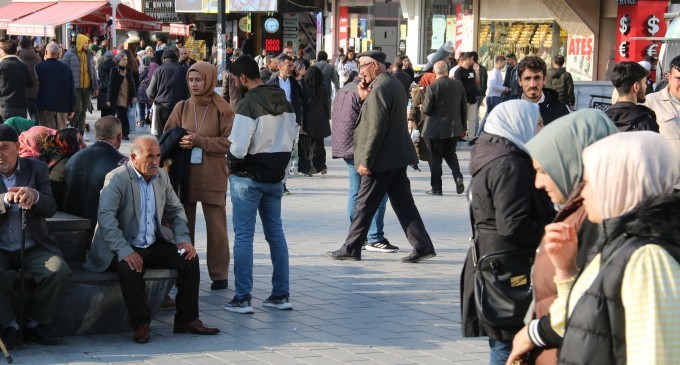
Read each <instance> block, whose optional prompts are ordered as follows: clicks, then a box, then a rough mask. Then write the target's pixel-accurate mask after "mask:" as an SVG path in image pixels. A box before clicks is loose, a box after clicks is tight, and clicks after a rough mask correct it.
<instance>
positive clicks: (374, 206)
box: [0, 35, 680, 365]
mask: <svg viewBox="0 0 680 365" xmlns="http://www.w3.org/2000/svg"><path fill="white" fill-rule="evenodd" d="M89 43H90V41H89V39H88V38H87V37H86V36H84V35H78V36H77V38H76V42H75V45H74V47H73V48H71V49H69V50H67V51H66V52H63V51H62V50H61V48H60V47H59V45H58V44H56V43H50V44H48V45H47V46H46V47H45V50H44V57H45V61H39V59H36V57H37V54H32V53H31V49H32V47H31V44H30V41H26V40H25V39H22V40H21V42H20V43H17V42H15V41H14V40H11V39H1V40H0V52H1V53H0V70H2V71H3V73H2V77H0V99H2V100H3V101H4V103H0V113H1V115H2V117H3V118H4V119H6V120H5V122H4V123H3V124H2V125H0V174H1V175H2V176H1V177H2V185H1V186H0V188H1V189H2V190H0V191H1V192H2V193H0V197H2V199H3V202H4V204H2V205H1V207H0V225H1V226H2V228H1V229H2V231H3V232H4V233H3V235H2V236H1V237H0V264H1V265H3V266H2V267H0V270H2V273H3V275H5V274H4V273H5V272H6V271H7V270H8V269H10V268H16V266H17V263H18V261H19V260H18V255H19V252H20V249H19V247H18V242H19V239H20V238H19V236H18V232H20V229H19V227H20V226H19V225H20V223H21V222H20V219H21V214H22V210H26V214H27V215H28V220H27V222H28V223H27V224H28V227H29V228H30V230H27V232H28V233H27V236H26V242H25V248H26V255H27V256H28V257H29V260H27V262H28V263H29V264H28V265H27V266H26V267H25V270H26V271H28V272H31V273H32V274H33V277H34V278H35V279H36V283H38V285H37V287H36V289H35V293H34V295H33V297H32V304H31V306H30V310H29V311H28V314H27V316H26V318H25V319H24V323H18V322H17V320H18V318H17V316H16V313H14V310H13V309H12V304H11V303H10V298H12V293H11V290H10V289H11V288H8V287H7V286H6V285H5V286H0V290H2V293H3V295H0V325H2V339H3V340H4V341H5V342H6V343H7V344H9V345H10V346H12V345H14V344H15V343H16V342H17V336H18V328H19V325H22V326H24V328H25V329H26V333H25V336H26V339H27V340H29V341H35V342H38V343H42V344H56V343H58V341H56V340H55V339H54V338H52V337H50V336H49V335H47V334H45V333H44V332H43V331H42V329H41V325H46V324H49V323H50V322H51V320H52V319H53V317H54V308H55V306H54V303H55V301H56V300H57V298H58V296H59V294H60V293H61V291H62V290H63V288H64V286H65V285H66V282H67V280H68V277H69V273H70V270H69V268H68V265H66V263H65V262H64V260H63V258H62V257H61V252H60V251H59V249H58V245H56V242H55V241H54V239H53V238H51V237H50V236H49V233H48V232H47V226H46V224H45V219H46V218H47V217H50V216H52V215H53V214H54V212H55V211H56V210H57V209H59V210H62V211H65V212H67V213H72V214H75V215H78V216H82V217H85V218H87V219H89V220H90V221H91V222H92V227H93V228H92V230H91V232H90V235H91V237H92V245H91V248H90V251H89V254H88V256H87V261H86V262H85V265H84V267H85V268H86V269H88V270H91V271H94V272H103V271H114V272H117V273H118V276H119V280H120V284H121V291H122V294H123V298H124V300H125V303H126V305H127V308H128V312H129V314H130V316H129V317H130V322H131V325H132V328H133V330H134V331H133V336H132V339H133V341H135V342H138V343H146V342H148V341H149V340H150V329H149V324H150V322H151V315H150V313H151V309H150V308H149V304H148V302H147V299H146V295H145V292H144V280H143V277H142V273H143V270H144V268H146V267H160V268H172V269H175V270H177V272H178V277H177V288H178V290H177V296H176V298H175V301H174V304H173V305H174V306H175V308H176V311H177V314H176V316H175V323H174V331H175V332H177V333H194V334H199V335H214V334H217V333H219V332H220V330H219V329H217V328H213V327H210V326H208V325H206V324H204V323H203V322H202V321H201V320H200V319H199V315H198V314H199V310H198V283H199V279H200V278H199V276H200V273H199V265H198V256H197V254H196V249H195V247H194V242H195V227H196V218H197V214H196V211H197V203H199V202H200V203H201V206H202V209H203V213H204V219H205V221H206V222H205V224H206V228H207V255H206V258H205V259H206V262H207V266H208V273H209V276H210V279H211V281H212V285H211V289H212V290H224V289H227V287H228V283H229V280H228V273H229V265H230V261H231V258H232V257H233V261H234V263H233V275H234V278H233V282H234V284H235V295H234V297H233V299H232V300H231V301H230V302H229V303H226V305H225V307H224V309H225V310H227V311H231V312H235V313H253V312H254V309H253V306H252V296H251V291H252V290H253V285H254V282H253V239H254V234H255V225H256V216H257V215H258V214H259V216H260V221H261V224H262V228H263V232H264V236H265V240H266V241H267V243H268V245H269V249H270V253H271V261H272V266H273V271H272V290H271V295H270V296H269V297H268V298H267V299H266V300H264V301H263V303H262V305H263V306H267V307H272V308H277V309H281V310H290V309H292V308H293V303H292V302H291V300H290V295H291V293H290V285H289V261H288V260H289V259H288V247H287V242H286V237H285V233H284V230H283V226H282V222H281V200H282V198H283V196H284V195H285V194H287V193H288V190H287V188H286V179H287V177H288V175H289V174H291V173H300V174H303V175H306V176H313V175H315V174H317V173H318V174H326V173H327V166H326V150H325V147H324V139H325V138H328V137H331V141H332V148H331V151H332V158H338V159H343V160H344V161H345V163H346V165H347V168H348V203H347V214H348V218H349V223H350V225H349V230H348V233H347V237H346V239H345V241H344V242H343V244H342V246H341V247H340V248H339V249H338V250H334V251H329V252H327V253H326V256H328V257H329V258H330V259H333V260H340V261H343V260H350V261H360V260H361V258H362V255H364V254H365V253H364V251H369V252H379V253H390V252H397V251H399V248H398V247H397V246H394V245H392V244H391V243H390V242H389V241H388V240H387V238H385V235H384V232H383V229H384V215H385V211H386V204H387V201H388V200H389V202H390V204H391V205H392V208H393V210H394V213H395V215H396V216H397V219H398V220H399V223H400V225H401V227H402V229H403V231H404V233H405V236H406V238H407V240H408V242H409V244H410V245H411V246H412V249H411V251H410V252H409V253H408V254H407V255H406V256H404V257H402V258H401V262H403V263H416V262H421V261H423V260H427V259H431V258H434V257H435V256H436V255H437V253H436V250H435V245H434V243H433V242H432V240H431V238H430V236H429V234H428V232H427V229H426V227H425V224H424V223H423V220H422V218H421V215H420V212H419V210H418V207H417V206H416V204H415V201H414V199H413V195H412V191H411V186H410V180H409V178H408V174H407V169H408V168H409V167H412V168H417V166H418V162H419V160H422V161H427V162H428V164H429V166H430V174H431V175H430V177H431V179H430V185H431V189H430V190H429V191H427V194H430V195H433V196H440V195H442V194H443V185H444V181H443V179H442V175H443V171H442V162H444V161H445V162H446V164H447V165H448V166H449V168H450V169H451V173H452V178H453V179H452V180H453V183H454V184H455V187H456V192H457V193H458V194H463V193H464V192H465V191H466V189H465V187H466V184H465V181H464V175H463V173H462V171H461V167H460V164H459V161H458V157H457V155H456V148H457V144H458V143H459V142H467V143H468V144H469V145H471V146H473V147H472V151H471V162H470V166H469V173H470V176H471V179H470V180H469V181H468V183H467V187H468V188H467V194H468V204H469V208H470V220H471V223H472V227H473V243H472V245H471V248H470V250H469V252H468V255H467V257H466V260H465V264H464V267H463V271H462V274H461V285H460V289H461V293H460V297H461V302H462V306H461V314H462V332H463V336H465V337H482V336H483V337H488V338H489V347H490V364H494V365H495V364H507V365H510V364H514V363H535V364H554V363H569V364H572V363H573V364H586V363H598V364H610V363H612V364H613V363H655V364H663V363H673V361H674V360H675V359H677V358H678V357H679V356H680V348H678V347H677V346H674V344H675V342H676V338H677V336H678V334H677V328H679V326H678V325H679V324H680V323H678V322H679V321H680V319H678V318H680V317H678V316H677V315H675V314H676V312H677V310H676V307H677V304H676V303H677V302H678V299H680V290H678V287H679V286H678V284H680V265H679V264H678V260H679V259H680V250H678V248H677V247H676V246H677V245H674V240H675V239H677V236H678V234H679V233H680V232H678V227H677V224H675V223H674V222H675V218H673V217H674V213H673V212H674V211H676V210H677V209H678V200H679V199H680V198H679V197H678V195H677V192H676V190H675V187H677V186H678V183H679V182H680V181H678V179H680V166H678V163H677V157H678V155H679V154H680V135H679V134H678V128H680V127H678V125H679V124H678V123H680V112H678V110H679V109H678V108H679V105H680V101H679V100H680V56H679V57H676V58H674V59H673V60H672V61H671V63H670V70H669V73H668V77H667V81H666V82H667V83H668V86H666V87H663V88H661V89H660V90H659V91H658V92H656V93H650V92H649V91H650V89H651V87H650V86H649V82H648V80H649V76H650V74H649V72H650V69H649V68H648V67H647V64H645V63H644V62H647V63H649V62H648V61H644V62H641V63H635V62H621V63H619V64H616V65H615V66H614V67H613V69H612V72H611V80H612V84H613V86H614V87H615V89H616V93H617V94H618V97H617V99H616V100H615V102H614V104H613V105H612V107H611V108H610V109H609V110H608V111H607V112H602V111H599V110H595V109H585V110H578V111H574V109H575V96H574V91H573V80H572V79H571V76H570V75H569V74H568V72H566V70H565V69H564V57H562V56H559V55H558V56H557V57H554V61H553V65H552V66H553V67H552V68H550V69H549V68H548V66H547V65H546V63H545V62H544V61H543V60H542V59H541V58H539V57H535V56H527V57H525V58H524V59H522V60H517V59H516V57H515V55H513V54H508V55H505V56H498V57H496V59H495V60H494V61H495V62H494V67H493V68H492V69H491V70H489V71H487V70H486V68H484V67H483V66H482V65H479V64H478V56H477V54H476V53H475V52H464V53H462V54H461V55H460V57H459V59H457V60H451V59H448V58H447V59H434V58H433V59H430V60H429V61H430V62H428V64H427V65H426V66H425V67H424V68H423V70H422V71H421V72H420V73H419V74H415V73H414V71H413V69H412V67H411V63H410V60H409V59H408V58H407V57H405V56H398V57H397V58H396V59H395V60H394V63H392V64H390V63H388V62H387V60H386V55H385V53H383V52H381V51H377V50H372V51H366V52H363V53H360V54H356V53H355V52H354V51H353V50H352V49H348V50H347V53H346V54H345V53H344V50H342V49H340V50H339V54H338V55H337V56H336V58H335V60H334V61H333V60H329V57H328V54H326V53H325V52H323V51H320V52H319V53H318V54H317V59H316V62H314V63H313V64H310V62H309V61H308V60H306V59H305V58H303V57H298V58H295V57H294V54H293V49H292V48H285V49H284V50H283V52H282V53H281V54H280V55H277V56H274V55H272V54H269V53H267V52H263V53H262V54H260V55H259V56H257V57H256V58H253V57H252V55H254V53H255V52H254V50H251V49H248V51H247V52H244V51H243V50H241V49H233V47H232V48H231V49H228V52H229V56H230V57H229V61H228V68H227V70H226V71H225V72H224V74H223V75H222V95H220V94H218V93H216V92H215V91H214V90H215V88H216V87H217V85H218V80H219V78H220V77H219V75H218V74H217V69H216V68H215V67H214V66H213V65H211V64H210V63H207V62H195V61H193V60H191V58H190V57H189V54H188V52H187V51H186V49H183V48H181V47H180V48H178V49H177V51H175V50H172V49H169V48H168V47H167V45H165V44H164V42H163V40H162V39H159V42H158V44H157V47H156V49H155V50H154V49H153V48H151V47H145V48H144V49H140V50H139V53H138V54H136V57H133V56H135V54H133V53H130V52H127V51H125V50H121V51H119V52H116V53H115V54H114V53H113V52H111V51H103V52H102V50H101V49H97V48H96V47H95V48H91V47H90V44H89ZM19 45H21V51H20V52H19V51H18V46H19ZM229 46H230V47H231V45H229ZM244 48H245V46H244ZM33 53H37V52H36V50H35V49H33ZM93 53H94V54H93ZM433 56H434V55H433ZM24 59H25V60H24ZM95 59H98V60H97V61H96V60H95ZM31 60H32V61H31ZM60 60H61V62H60ZM31 67H32V68H33V70H34V71H31ZM503 72H504V73H505V76H503ZM102 95H104V96H103V97H102ZM92 97H95V98H97V105H98V108H99V109H100V110H101V112H102V115H101V118H100V119H99V120H97V122H96V123H95V125H94V132H95V137H96V142H94V143H93V144H92V145H90V146H86V145H85V143H84V137H85V135H86V127H85V125H86V124H85V113H86V112H87V110H88V109H90V108H91V106H90V104H91V99H92ZM409 103H410V109H409ZM483 104H485V105H486V112H485V113H484V114H483V115H480V112H479V107H480V106H481V105H483ZM135 111H136V114H135ZM131 113H133V114H131ZM149 113H150V114H151V116H149ZM129 115H136V116H138V117H134V118H133V119H132V120H130V119H129V118H128V116H129ZM27 116H30V118H31V119H26V117H27ZM480 117H481V118H480ZM135 118H136V120H135ZM145 120H149V122H150V123H149V124H151V135H147V134H145V135H141V136H138V137H137V138H135V139H134V141H133V142H132V145H131V149H130V156H129V158H128V157H127V156H123V155H122V154H120V153H119V152H118V148H119V147H120V145H121V143H122V140H125V139H129V134H130V133H132V131H134V128H135V125H136V124H137V123H136V122H142V123H141V124H142V125H145V124H147V123H146V122H144V121H145ZM36 122H37V123H36ZM651 146H653V148H652V147H651ZM92 161H97V162H96V163H94V164H92ZM227 191H229V192H230V198H231V203H232V211H231V213H232V228H233V232H234V237H233V247H230V244H229V238H228V230H227V210H226V196H227ZM76 196H80V197H86V199H82V198H80V199H77V198H76ZM29 208H30V209H29ZM178 253H179V255H178ZM231 253H233V255H232V254H231ZM9 281H10V279H6V280H5V278H3V282H5V283H7V282H9ZM487 284H488V286H487ZM492 286H493V287H495V288H496V289H492Z"/></svg>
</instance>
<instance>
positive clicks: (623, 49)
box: [619, 41, 630, 58]
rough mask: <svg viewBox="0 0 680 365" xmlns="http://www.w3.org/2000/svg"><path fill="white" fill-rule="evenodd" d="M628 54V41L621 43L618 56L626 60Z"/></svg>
mask: <svg viewBox="0 0 680 365" xmlns="http://www.w3.org/2000/svg"><path fill="white" fill-rule="evenodd" d="M629 53H630V42H628V41H623V42H621V43H620V44H619V54H620V55H621V57H623V58H628V55H629Z"/></svg>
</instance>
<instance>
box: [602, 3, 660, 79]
mask: <svg viewBox="0 0 680 365" xmlns="http://www.w3.org/2000/svg"><path fill="white" fill-rule="evenodd" d="M667 9H668V1H667V0H639V1H627V2H625V3H621V2H620V3H619V6H618V9H617V20H618V25H619V28H618V32H617V33H616V44H617V49H616V56H615V61H616V62H621V61H633V62H638V61H640V60H642V59H644V58H645V57H646V56H652V57H654V58H658V57H659V53H660V51H661V42H659V41H652V40H650V39H649V38H653V37H659V38H660V37H663V35H664V34H666V28H667V26H666V22H665V21H664V13H665V12H666V10H667ZM654 66H655V65H654ZM652 79H656V73H655V72H652Z"/></svg>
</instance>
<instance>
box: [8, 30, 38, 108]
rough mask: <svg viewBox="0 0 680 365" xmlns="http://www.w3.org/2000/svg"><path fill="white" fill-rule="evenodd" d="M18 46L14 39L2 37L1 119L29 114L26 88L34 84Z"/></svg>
mask: <svg viewBox="0 0 680 365" xmlns="http://www.w3.org/2000/svg"><path fill="white" fill-rule="evenodd" d="M17 46H18V45H17V42H16V41H14V40H11V39H5V38H2V39H0V75H2V77H0V120H2V119H3V118H4V119H8V118H11V117H22V118H26V116H27V115H28V98H27V96H26V89H27V88H29V87H31V86H33V79H32V78H31V74H30V71H29V70H28V66H27V65H26V64H25V63H24V62H23V61H22V60H21V59H19V57H18V56H17V55H16V53H17Z"/></svg>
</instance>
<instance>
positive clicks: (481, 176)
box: [461, 100, 554, 365]
mask: <svg viewBox="0 0 680 365" xmlns="http://www.w3.org/2000/svg"><path fill="white" fill-rule="evenodd" d="M539 120H540V113H539V108H538V105H536V104H533V103H529V102H527V101H524V100H510V101H507V102H504V103H501V104H499V105H498V106H497V107H495V108H494V110H493V111H492V112H491V113H490V114H489V116H488V117H487V120H486V123H485V124H484V133H482V135H481V136H480V137H479V138H478V140H477V143H476V144H475V147H474V148H473V149H472V155H471V162H470V174H471V175H472V181H471V182H470V190H471V192H470V196H471V198H472V202H471V207H472V215H473V217H474V221H475V244H476V247H477V252H476V256H477V258H480V257H483V256H485V255H487V254H489V253H493V252H498V251H505V250H513V249H518V248H536V247H538V244H539V242H540V241H541V237H542V236H543V232H544V230H543V228H544V227H545V225H546V224H548V223H549V222H550V221H551V220H552V218H553V216H554V211H553V210H552V208H551V206H550V201H549V199H548V196H547V195H546V193H545V192H544V191H539V190H537V189H536V188H535V187H534V178H535V170H534V169H533V166H532V162H531V157H529V154H528V153H527V150H526V147H525V146H524V144H525V143H526V142H527V141H529V139H531V138H532V137H533V136H534V135H535V134H536V132H537V130H538V129H539V128H540V126H539ZM473 255H475V253H474V252H473V251H470V253H469V254H468V256H467V258H466V261H465V266H464V267H463V277H462V279H461V290H462V295H461V298H462V300H461V301H462V317H463V318H462V327H463V336H465V337H482V336H488V337H489V346H490V347H491V352H490V361H489V363H490V364H492V365H495V364H505V362H506V360H507V358H508V356H509V355H510V350H511V348H512V339H513V337H514V335H515V333H517V332H518V331H519V330H520V329H521V328H522V325H523V324H522V323H518V324H517V325H510V326H508V325H505V324H504V325H501V324H498V323H489V322H487V321H483V320H481V319H480V315H479V313H478V311H477V308H476V305H475V293H474V285H475V267H474V265H473Z"/></svg>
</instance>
